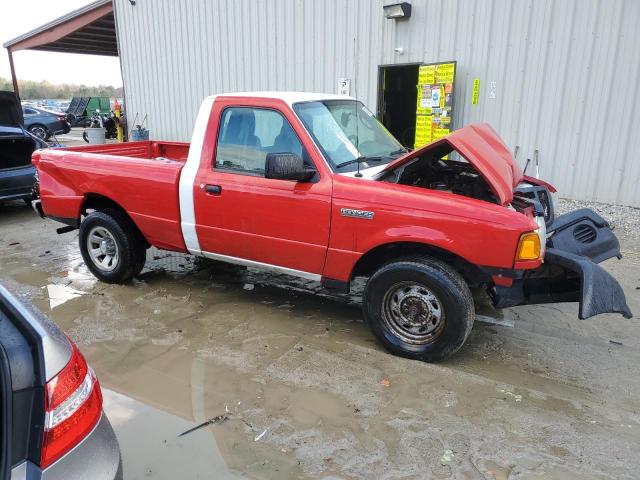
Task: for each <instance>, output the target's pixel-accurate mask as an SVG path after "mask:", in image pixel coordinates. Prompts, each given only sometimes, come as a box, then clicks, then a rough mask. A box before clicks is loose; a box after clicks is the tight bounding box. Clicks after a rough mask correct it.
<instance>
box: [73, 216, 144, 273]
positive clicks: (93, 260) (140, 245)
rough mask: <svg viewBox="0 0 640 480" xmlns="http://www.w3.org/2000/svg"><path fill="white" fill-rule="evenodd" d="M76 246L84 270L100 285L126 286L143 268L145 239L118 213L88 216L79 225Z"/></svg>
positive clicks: (125, 217)
mask: <svg viewBox="0 0 640 480" xmlns="http://www.w3.org/2000/svg"><path fill="white" fill-rule="evenodd" d="M79 242H80V252H81V253H82V258H83V259H84V262H85V264H86V265H87V268H88V269H89V270H90V271H91V273H93V274H94V275H95V276H96V277H97V278H98V279H99V280H101V281H103V282H106V283H123V282H126V281H127V280H130V279H131V278H132V277H133V276H134V275H137V274H138V273H140V271H141V270H142V268H143V267H144V264H145V260H146V246H145V242H144V239H143V238H142V237H141V235H140V233H139V232H138V230H137V228H136V227H135V225H134V224H133V222H132V221H131V220H130V219H129V218H128V217H127V216H126V215H124V214H122V213H121V212H119V211H118V210H103V211H98V212H92V213H90V214H89V215H87V217H86V218H85V219H84V221H83V222H82V224H81V225H80V236H79Z"/></svg>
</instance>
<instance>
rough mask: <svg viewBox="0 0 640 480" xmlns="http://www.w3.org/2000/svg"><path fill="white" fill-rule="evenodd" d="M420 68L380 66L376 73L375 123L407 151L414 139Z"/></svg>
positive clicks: (411, 66) (416, 66)
mask: <svg viewBox="0 0 640 480" xmlns="http://www.w3.org/2000/svg"><path fill="white" fill-rule="evenodd" d="M419 67H420V64H417V63H415V64H410V65H392V66H381V67H379V70H378V119H379V120H380V121H381V122H382V123H383V125H384V126H385V127H387V129H388V130H389V131H390V132H391V133H392V134H393V136H394V137H396V138H397V139H398V141H399V142H400V143H402V145H404V146H405V147H407V148H413V145H414V142H415V136H416V102H417V94H418V90H417V85H418V68H419Z"/></svg>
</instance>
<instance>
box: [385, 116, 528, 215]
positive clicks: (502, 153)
mask: <svg viewBox="0 0 640 480" xmlns="http://www.w3.org/2000/svg"><path fill="white" fill-rule="evenodd" d="M443 144H448V145H450V146H451V148H453V149H455V150H457V151H458V152H459V153H460V154H461V155H462V156H463V157H464V158H465V159H467V160H468V161H469V163H470V164H471V165H473V166H474V167H475V168H476V170H478V172H479V173H480V175H482V177H483V178H484V179H485V180H486V182H487V183H488V184H489V186H490V187H491V190H492V191H493V193H495V195H496V197H497V198H498V199H499V201H500V204H501V205H506V204H508V203H510V202H511V201H512V200H513V189H514V188H515V187H516V186H517V185H518V184H519V183H520V182H521V181H522V175H523V174H522V170H521V169H520V167H519V166H518V165H516V163H515V161H514V159H513V156H512V155H511V152H510V151H509V149H508V148H507V146H506V145H505V144H504V142H503V141H502V139H501V138H500V137H499V136H498V134H497V133H496V132H495V130H494V129H493V128H491V126H490V125H489V124H487V123H480V124H473V125H467V126H466V127H463V128H461V129H459V130H456V131H454V132H452V133H450V134H449V135H447V136H446V137H442V138H440V139H438V140H436V141H435V142H432V143H430V144H428V145H425V146H424V147H422V148H419V149H417V150H414V151H413V152H410V153H408V154H406V155H404V156H402V157H400V158H398V159H397V160H394V161H393V162H391V163H389V164H388V165H387V166H386V167H385V168H384V170H383V172H388V171H391V170H394V169H395V168H397V167H399V166H401V165H403V164H405V163H407V162H409V161H410V160H413V159H414V158H416V157H420V156H422V155H424V154H425V153H427V152H429V151H430V150H433V149H437V148H439V147H442V145H443Z"/></svg>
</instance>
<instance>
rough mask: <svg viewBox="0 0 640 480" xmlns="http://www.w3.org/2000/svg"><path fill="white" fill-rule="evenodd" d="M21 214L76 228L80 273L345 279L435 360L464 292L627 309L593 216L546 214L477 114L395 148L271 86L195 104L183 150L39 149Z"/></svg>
mask: <svg viewBox="0 0 640 480" xmlns="http://www.w3.org/2000/svg"><path fill="white" fill-rule="evenodd" d="M33 162H34V164H35V165H36V167H37V171H38V177H39V196H40V198H39V200H36V201H35V202H34V207H35V208H36V210H37V211H38V212H39V213H40V214H41V215H43V216H46V217H49V218H53V219H56V220H58V221H60V222H62V223H64V224H66V226H65V227H62V228H60V229H58V231H59V233H62V232H64V231H69V230H73V229H76V228H79V229H80V235H79V238H80V250H81V252H82V256H83V258H84V260H85V262H86V264H87V266H88V268H89V269H90V270H91V272H93V274H94V275H95V276H96V277H98V278H99V279H100V280H102V281H105V282H110V283H119V282H126V281H127V280H129V279H130V278H131V277H133V276H135V275H137V274H138V273H139V272H140V271H141V270H142V268H143V266H144V263H145V257H146V255H145V252H146V249H147V248H149V247H150V246H151V245H153V246H155V247H157V248H160V249H165V250H172V251H177V252H189V253H192V254H194V255H200V256H204V257H208V258H211V259H215V260H222V261H226V262H231V263H237V264H241V265H247V266H251V267H257V268H265V269H271V270H276V271H278V272H283V273H286V274H290V275H295V276H298V277H303V278H306V279H311V280H316V281H320V282H322V283H323V284H324V285H325V286H326V287H331V288H340V289H343V290H348V289H349V286H350V282H351V280H352V279H353V278H354V277H358V276H363V277H368V281H367V283H366V288H365V292H364V298H363V311H364V316H365V318H366V320H367V322H368V324H369V325H370V327H371V329H372V330H373V333H374V334H375V335H376V337H377V338H378V339H379V340H380V341H381V342H382V343H383V344H384V345H385V347H387V348H388V349H389V350H390V351H392V352H393V353H396V354H399V355H404V356H407V357H411V358H417V359H421V360H426V361H435V360H439V359H442V358H444V357H446V356H447V355H450V354H452V353H454V352H456V351H457V350H458V349H459V348H460V347H461V346H462V344H463V343H464V342H465V340H466V338H467V336H468V335H469V332H470V330H471V327H472V325H473V320H474V300H473V297H472V295H471V288H483V289H485V290H486V291H487V292H488V293H489V295H490V296H491V298H492V299H493V302H494V304H495V306H496V307H499V308H501V307H507V306H515V305H522V304H527V303H547V302H567V301H569V302H579V305H580V308H579V317H580V318H588V317H590V316H593V315H597V314H599V313H604V312H618V313H621V314H623V315H624V316H625V317H630V316H631V312H630V311H629V307H628V306H627V304H626V299H625V296H624V292H623V291H622V289H621V288H620V285H619V284H618V282H617V281H616V280H615V279H614V278H613V277H612V276H611V275H609V274H608V273H607V272H606V271H605V270H603V269H602V268H600V267H599V266H598V265H597V263H598V262H601V261H603V260H605V259H607V258H610V257H614V256H618V257H619V256H620V251H619V244H618V241H617V239H616V237H615V236H614V235H613V233H612V232H611V230H610V228H609V225H608V224H607V222H606V221H604V220H603V219H602V218H601V217H599V216H598V215H597V214H595V213H594V212H593V211H591V210H578V211H576V212H572V213H570V214H567V215H563V216H560V217H558V218H555V216H554V212H553V199H552V193H553V192H554V191H555V190H554V189H553V187H551V186H550V185H549V184H547V183H545V182H543V181H540V180H537V179H534V178H531V177H528V176H526V175H524V174H523V172H522V170H521V169H520V168H519V167H518V165H516V163H515V162H514V160H513V157H512V155H511V153H510V152H509V150H508V148H507V147H506V146H505V144H504V143H503V142H502V141H501V140H500V138H499V137H498V136H497V135H496V133H495V132H494V131H493V129H492V128H491V127H490V126H488V125H486V124H481V125H470V126H467V127H464V128H461V129H459V130H457V131H455V132H453V133H451V134H450V135H448V136H446V137H444V138H442V139H440V140H437V141H435V142H433V143H431V144H429V145H427V146H426V147H423V148H420V149H417V150H415V151H413V152H408V151H407V150H406V149H404V148H403V147H402V146H401V145H400V144H399V143H398V142H397V141H396V140H395V139H394V138H393V137H392V136H391V135H390V134H389V132H388V131H387V130H386V129H385V128H384V127H383V126H382V125H381V124H380V123H379V122H378V121H377V120H376V118H375V117H374V116H373V114H372V113H371V112H370V111H369V110H368V109H367V108H366V107H365V106H363V105H362V104H361V103H360V102H358V101H357V100H355V99H353V98H350V97H345V96H336V95H324V94H310V93H294V92H288V93H286V92H272V93H264V92H263V93H237V94H225V95H217V96H213V97H208V98H206V99H205V100H204V102H203V103H202V106H201V107H200V111H199V113H198V116H197V119H196V123H195V127H194V132H193V138H192V141H191V144H187V143H176V142H159V141H148V142H132V143H125V144H119V145H99V146H83V147H75V148H59V149H49V150H41V151H39V152H37V153H35V154H34V155H33Z"/></svg>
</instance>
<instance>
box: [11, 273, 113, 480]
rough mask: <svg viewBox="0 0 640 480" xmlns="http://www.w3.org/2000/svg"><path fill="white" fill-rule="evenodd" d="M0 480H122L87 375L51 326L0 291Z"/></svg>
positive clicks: (96, 389) (95, 387) (94, 382)
mask: <svg viewBox="0 0 640 480" xmlns="http://www.w3.org/2000/svg"><path fill="white" fill-rule="evenodd" d="M0 478H2V479H8V478H11V479H14V480H17V479H27V478H29V479H32V478H33V479H35V478H42V479H49V480H57V479H60V480H62V479H64V480H72V479H77V480H80V479H88V478H91V479H98V480H100V479H102V480H114V479H121V478H122V463H121V459H120V448H119V447H118V442H117V440H116V437H115V434H114V432H113V429H112V428H111V424H110V423H109V420H108V419H107V417H106V415H105V414H104V412H103V410H102V393H101V391H100V384H99V382H98V379H97V378H96V376H95V374H94V372H93V370H92V369H91V367H89V366H88V365H87V362H86V360H85V359H84V357H83V356H82V354H81V353H80V351H79V350H78V348H77V347H76V346H75V345H74V344H73V342H71V340H69V339H68V338H67V337H66V336H65V335H64V333H62V331H61V330H60V329H59V328H58V327H57V326H56V325H55V324H54V323H53V322H52V321H51V320H49V319H48V318H46V317H45V316H44V315H42V314H41V313H40V312H38V311H37V310H35V309H33V307H30V306H27V305H23V304H22V303H21V302H19V301H18V300H17V299H16V297H15V296H13V295H12V294H11V293H9V291H8V290H7V289H6V288H5V287H3V286H2V285H0Z"/></svg>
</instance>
